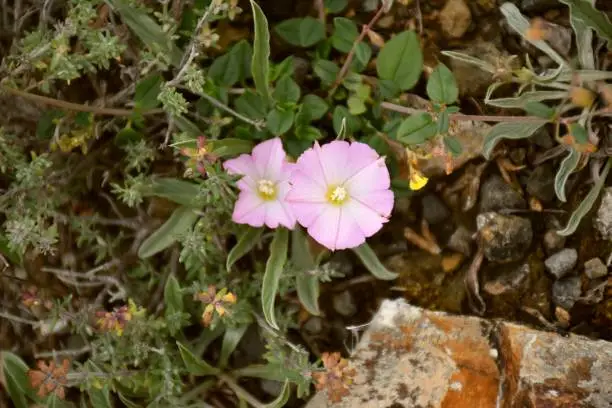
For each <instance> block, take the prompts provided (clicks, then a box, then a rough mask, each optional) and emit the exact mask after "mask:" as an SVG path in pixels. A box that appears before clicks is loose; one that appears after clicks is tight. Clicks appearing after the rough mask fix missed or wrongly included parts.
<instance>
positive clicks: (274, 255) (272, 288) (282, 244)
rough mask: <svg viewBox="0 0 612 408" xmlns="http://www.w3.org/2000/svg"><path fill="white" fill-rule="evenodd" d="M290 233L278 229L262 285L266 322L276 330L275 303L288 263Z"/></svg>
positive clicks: (271, 246) (262, 304)
mask: <svg viewBox="0 0 612 408" xmlns="http://www.w3.org/2000/svg"><path fill="white" fill-rule="evenodd" d="M288 243H289V231H288V230H287V229H286V228H278V229H277V230H276V232H275V233H274V238H272V243H271V244H270V256H269V257H268V261H267V262H266V270H265V272H264V277H263V282H262V285H261V307H262V309H263V313H264V317H265V318H266V322H267V323H268V324H269V325H270V326H272V327H273V328H275V329H279V327H278V323H276V318H275V317H274V301H275V299H276V294H277V292H278V283H279V281H280V278H281V275H282V273H283V270H284V267H285V262H286V261H287V249H288Z"/></svg>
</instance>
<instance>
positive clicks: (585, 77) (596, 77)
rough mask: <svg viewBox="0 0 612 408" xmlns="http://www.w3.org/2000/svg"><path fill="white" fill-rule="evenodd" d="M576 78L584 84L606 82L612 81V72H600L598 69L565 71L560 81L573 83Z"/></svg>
mask: <svg viewBox="0 0 612 408" xmlns="http://www.w3.org/2000/svg"><path fill="white" fill-rule="evenodd" d="M575 77H578V78H580V81H582V82H594V81H605V80H608V79H612V71H599V70H597V69H581V70H578V71H563V72H562V73H561V75H559V78H558V81H560V82H571V81H572V80H573V79H574V78H575Z"/></svg>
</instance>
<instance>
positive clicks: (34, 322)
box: [0, 312, 40, 327]
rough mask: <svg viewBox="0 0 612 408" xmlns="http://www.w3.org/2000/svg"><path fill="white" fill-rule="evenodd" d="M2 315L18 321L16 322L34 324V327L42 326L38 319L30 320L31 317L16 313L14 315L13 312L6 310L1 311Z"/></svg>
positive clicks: (0, 315)
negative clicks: (16, 314)
mask: <svg viewBox="0 0 612 408" xmlns="http://www.w3.org/2000/svg"><path fill="white" fill-rule="evenodd" d="M0 317H2V318H4V319H7V320H11V321H13V322H16V323H22V324H27V325H29V326H32V327H38V326H40V322H37V321H34V320H30V319H24V318H22V317H19V316H15V315H12V314H10V313H6V312H0Z"/></svg>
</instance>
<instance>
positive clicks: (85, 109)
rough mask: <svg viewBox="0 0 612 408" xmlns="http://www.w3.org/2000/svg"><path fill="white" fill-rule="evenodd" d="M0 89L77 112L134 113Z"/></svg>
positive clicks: (149, 113) (17, 90)
mask: <svg viewBox="0 0 612 408" xmlns="http://www.w3.org/2000/svg"><path fill="white" fill-rule="evenodd" d="M0 90H2V91H6V92H8V93H10V94H12V95H16V96H20V97H22V98H25V99H29V100H31V101H34V102H39V103H41V104H44V105H50V106H56V107H58V108H63V109H67V110H72V111H77V112H90V113H93V114H96V115H105V116H131V115H133V114H134V113H135V111H133V110H130V109H119V108H101V107H97V106H89V105H82V104H79V103H72V102H67V101H62V100H60V99H54V98H49V97H47V96H42V95H36V94H33V93H29V92H25V91H22V90H19V89H15V88H11V87H8V86H5V85H0ZM163 112H164V110H163V109H151V110H147V111H142V112H140V113H141V114H142V115H156V114H159V113H163Z"/></svg>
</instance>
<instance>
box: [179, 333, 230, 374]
mask: <svg viewBox="0 0 612 408" xmlns="http://www.w3.org/2000/svg"><path fill="white" fill-rule="evenodd" d="M176 345H177V346H178V349H179V353H181V358H182V359H183V363H184V364H185V368H186V369H187V371H188V372H189V373H190V374H193V375H216V374H218V373H219V372H220V371H219V369H218V368H216V367H213V366H211V365H210V364H208V363H207V362H206V361H204V360H202V359H201V358H198V357H196V356H194V355H193V353H192V352H191V351H189V349H188V348H187V347H185V346H184V345H182V344H181V343H180V342H178V341H177V342H176Z"/></svg>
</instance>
